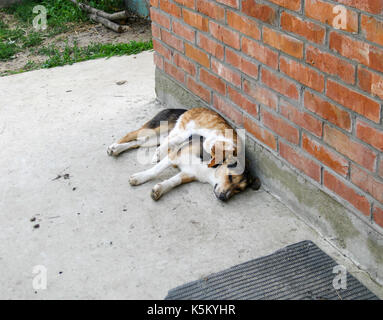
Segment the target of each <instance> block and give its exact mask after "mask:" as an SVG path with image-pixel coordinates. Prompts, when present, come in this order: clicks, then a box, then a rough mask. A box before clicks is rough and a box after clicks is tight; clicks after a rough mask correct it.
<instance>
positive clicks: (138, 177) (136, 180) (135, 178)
mask: <svg viewBox="0 0 383 320" xmlns="http://www.w3.org/2000/svg"><path fill="white" fill-rule="evenodd" d="M144 182H145V179H144V178H143V176H142V174H141V173H135V174H132V175H131V176H130V178H129V183H130V185H131V186H139V185H140V184H143V183H144Z"/></svg>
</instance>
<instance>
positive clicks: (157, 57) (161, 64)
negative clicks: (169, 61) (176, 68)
mask: <svg viewBox="0 0 383 320" xmlns="http://www.w3.org/2000/svg"><path fill="white" fill-rule="evenodd" d="M153 60H154V64H155V65H156V66H157V67H158V68H160V69H161V70H164V58H163V57H162V56H161V55H159V54H158V53H154V56H153Z"/></svg>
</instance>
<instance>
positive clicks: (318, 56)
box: [306, 46, 355, 84]
mask: <svg viewBox="0 0 383 320" xmlns="http://www.w3.org/2000/svg"><path fill="white" fill-rule="evenodd" d="M306 62H307V63H308V64H310V65H311V66H313V67H315V68H318V69H319V70H321V71H323V72H325V73H328V74H331V75H333V76H336V77H338V78H339V79H341V80H343V81H344V82H346V83H350V84H354V83H355V67H354V66H353V65H352V64H351V63H349V62H347V61H345V60H343V59H341V58H338V57H337V56H334V55H333V54H330V53H327V52H324V51H322V50H320V49H318V48H315V47H312V46H306Z"/></svg>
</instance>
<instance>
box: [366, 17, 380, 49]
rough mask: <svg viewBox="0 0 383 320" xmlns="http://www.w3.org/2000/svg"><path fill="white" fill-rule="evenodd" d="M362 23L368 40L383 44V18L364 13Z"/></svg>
mask: <svg viewBox="0 0 383 320" xmlns="http://www.w3.org/2000/svg"><path fill="white" fill-rule="evenodd" d="M360 25H361V29H362V34H363V35H364V37H365V38H366V39H367V40H370V41H372V42H375V43H377V44H380V45H382V46H383V20H378V19H376V18H375V17H370V16H366V15H364V14H362V18H361V22H360Z"/></svg>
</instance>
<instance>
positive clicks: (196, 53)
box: [185, 43, 210, 68]
mask: <svg viewBox="0 0 383 320" xmlns="http://www.w3.org/2000/svg"><path fill="white" fill-rule="evenodd" d="M185 54H186V56H188V57H189V58H190V59H193V60H194V61H196V62H198V63H199V64H200V65H203V66H204V67H206V68H209V67H210V58H209V56H208V55H207V54H206V53H205V52H203V51H202V50H200V49H197V48H195V47H193V46H192V45H190V44H188V43H185Z"/></svg>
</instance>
